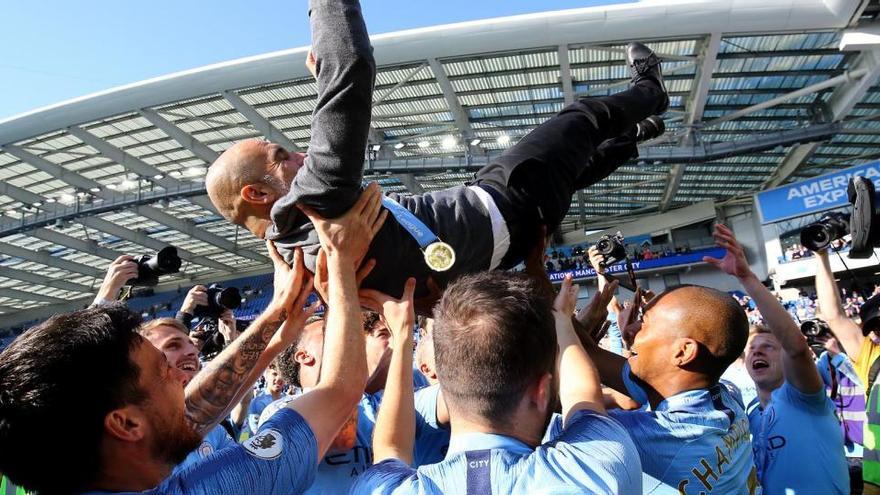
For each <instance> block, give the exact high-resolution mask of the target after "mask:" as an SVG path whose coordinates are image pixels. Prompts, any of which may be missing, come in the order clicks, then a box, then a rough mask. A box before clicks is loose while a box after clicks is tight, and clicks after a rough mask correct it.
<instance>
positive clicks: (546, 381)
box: [528, 373, 556, 413]
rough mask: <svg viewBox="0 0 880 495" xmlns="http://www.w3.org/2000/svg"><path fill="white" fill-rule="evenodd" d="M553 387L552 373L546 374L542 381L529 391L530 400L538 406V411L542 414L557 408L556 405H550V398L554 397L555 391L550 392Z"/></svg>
mask: <svg viewBox="0 0 880 495" xmlns="http://www.w3.org/2000/svg"><path fill="white" fill-rule="evenodd" d="M553 385H554V384H553V375H552V374H550V373H544V374H543V375H542V376H541V379H540V380H538V381H537V382H536V383H535V385H534V386H532V387H531V388H530V390H529V391H528V393H529V395H530V399H531V400H532V402H533V403H534V404H536V405H537V407H538V410H539V411H540V412H542V413H543V412H546V411H547V410H549V409H550V408H552V407H555V406H556V405H555V404H550V398H551V397H553V391H552V390H550V388H551V387H553Z"/></svg>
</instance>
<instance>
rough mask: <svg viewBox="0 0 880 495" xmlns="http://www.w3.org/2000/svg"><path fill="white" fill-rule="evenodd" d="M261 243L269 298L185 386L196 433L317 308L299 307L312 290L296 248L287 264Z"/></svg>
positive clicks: (244, 389)
mask: <svg viewBox="0 0 880 495" xmlns="http://www.w3.org/2000/svg"><path fill="white" fill-rule="evenodd" d="M267 246H268V249H269V254H270V256H271V258H272V262H273V264H274V265H275V294H274V296H273V298H272V302H270V303H269V306H268V307H267V308H266V310H265V311H264V312H263V314H261V315H260V316H259V317H258V318H257V319H256V320H254V322H253V323H251V325H250V326H249V327H248V328H247V330H245V331H244V333H242V334H241V336H239V337H238V338H237V339H235V340H234V341H233V342H232V343H231V344H230V345H229V346H227V347H226V349H224V350H223V352H221V353H220V354H219V355H218V356H217V357H216V358H214V359H213V360H212V361H211V362H210V363H209V364H208V365H207V366H206V367H205V369H203V370H202V371H201V372H200V373H199V374H198V375H196V377H195V378H194V379H193V380H192V381H191V382H190V383H189V385H188V386H187V387H186V416H187V419H188V420H189V423H190V426H191V427H192V428H193V429H194V430H195V431H197V432H199V433H201V434H202V435H204V434H206V433H207V432H208V431H210V430H211V428H213V427H214V426H216V425H217V424H218V423H219V422H220V421H222V420H223V418H225V417H226V415H228V414H229V412H230V410H232V408H233V407H234V406H235V404H237V403H239V402H240V401H241V400H242V398H243V397H244V396H245V395H246V394H247V393H249V392H250V390H251V388H252V387H253V385H254V383H256V381H257V379H258V378H259V377H260V374H261V373H262V372H263V370H264V369H266V367H268V366H269V363H271V362H272V360H273V359H275V357H276V356H277V355H278V354H279V353H280V352H281V351H282V350H284V349H285V348H286V347H287V346H289V345H290V344H292V343H293V342H294V341H295V340H296V338H297V337H298V336H299V333H300V331H301V330H302V328H303V326H304V325H305V321H306V320H307V319H308V317H309V316H311V315H312V314H313V313H314V312H315V310H316V309H317V305H312V306H310V307H309V308H307V309H305V310H303V309H302V308H303V305H304V304H305V302H306V299H307V298H308V296H309V293H310V292H311V290H312V284H311V278H310V276H309V275H308V272H307V271H306V270H305V269H304V268H303V265H302V252H301V251H299V250H297V251H296V253H295V254H294V263H293V268H291V267H289V266H288V265H287V263H285V262H284V260H283V259H282V258H281V256H280V255H279V254H278V251H277V250H276V249H275V246H274V244H272V243H271V242H267ZM279 329H281V331H280V332H279V331H278V330H279Z"/></svg>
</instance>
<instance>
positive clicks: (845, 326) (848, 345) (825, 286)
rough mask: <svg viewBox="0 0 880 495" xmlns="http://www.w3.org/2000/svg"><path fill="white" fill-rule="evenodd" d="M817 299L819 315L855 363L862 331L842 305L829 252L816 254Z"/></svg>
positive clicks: (859, 351)
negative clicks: (832, 271) (848, 316)
mask: <svg viewBox="0 0 880 495" xmlns="http://www.w3.org/2000/svg"><path fill="white" fill-rule="evenodd" d="M816 297H817V298H818V300H819V314H820V315H821V316H822V319H823V320H825V321H826V322H828V326H829V327H831V332H832V333H833V334H834V336H835V337H837V340H838V341H839V342H840V344H841V345H842V346H843V350H844V351H846V354H847V355H848V356H849V358H850V359H851V360H852V361H853V362H854V363H855V362H856V361H858V359H859V354H860V353H861V351H862V341H863V340H864V337H863V336H862V329H861V328H859V326H858V325H856V324H855V322H853V321H852V320H851V319H849V318H847V316H846V313H844V311H843V305H842V304H841V303H840V289H839V288H838V287H837V282H835V281H834V275H833V274H832V273H831V263H830V261H829V260H828V251H826V250H824V249H823V250H821V251H817V252H816Z"/></svg>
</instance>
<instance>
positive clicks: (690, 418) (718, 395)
mask: <svg viewBox="0 0 880 495" xmlns="http://www.w3.org/2000/svg"><path fill="white" fill-rule="evenodd" d="M635 311H636V314H637V313H638V308H637V309H636V310H635ZM642 315H643V316H642V317H641V321H638V320H637V321H635V322H634V323H632V324H631V325H629V326H628V327H627V328H626V329H622V330H624V335H632V334H635V338H634V339H633V340H632V342H631V346H630V349H631V351H632V355H631V356H630V357H629V358H624V357H622V356H619V355H617V354H614V353H612V352H610V351H606V350H604V349H601V348H600V347H598V346H597V345H596V344H595V343H594V342H592V341H590V340H589V337H586V338H584V337H583V334H582V341H584V347H585V348H586V349H587V352H589V353H590V357H592V358H593V361H594V362H595V363H596V367H597V368H598V369H599V375H600V378H601V380H602V383H603V384H605V385H608V386H610V387H612V388H614V389H615V390H617V391H618V392H621V393H624V394H626V395H628V396H630V397H631V398H632V399H633V400H635V401H636V402H638V403H641V404H647V405H648V407H647V408H646V409H642V410H636V411H624V410H620V409H612V410H609V411H608V414H609V416H611V417H613V418H614V419H617V420H618V421H620V422H621V423H623V425H624V427H625V428H626V430H627V431H628V432H629V433H630V435H632V437H633V438H634V439H636V446H637V448H638V450H639V457H640V458H641V461H642V470H643V475H642V476H643V479H642V488H643V490H644V493H685V494H688V493H728V494H748V495H755V494H756V493H760V486H759V485H758V479H757V470H756V467H755V460H754V456H753V454H752V444H751V441H750V439H749V438H750V437H749V419H748V416H747V415H746V412H745V407H744V406H743V403H742V398H741V397H740V396H739V392H738V391H736V390H735V389H731V388H728V387H727V386H726V385H725V384H722V383H719V379H720V377H721V374H722V373H724V370H726V369H727V367H728V366H730V364H731V363H732V362H733V361H734V360H735V359H736V358H737V356H739V355H740V354H742V352H743V349H744V348H745V345H746V340H747V339H748V333H749V321H748V318H747V317H746V314H745V312H743V310H742V308H741V307H740V306H739V304H738V303H737V302H736V301H735V300H734V299H733V298H732V297H730V295H728V294H726V293H724V292H721V291H718V290H715V289H710V288H708V287H700V286H687V285H686V286H681V287H676V288H672V289H669V290H667V291H666V292H664V293H662V294H660V295H659V296H657V297H655V298H654V299H653V300H651V301H650V302H648V304H647V305H646V306H645V307H644V310H643V312H642Z"/></svg>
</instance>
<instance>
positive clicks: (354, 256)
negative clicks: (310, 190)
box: [299, 182, 388, 265]
mask: <svg viewBox="0 0 880 495" xmlns="http://www.w3.org/2000/svg"><path fill="white" fill-rule="evenodd" d="M299 208H300V209H301V210H302V211H303V212H304V213H305V214H306V215H307V216H308V217H309V219H310V220H311V221H312V224H313V225H314V226H315V231H316V232H317V233H318V237H319V238H320V240H321V247H322V248H323V249H324V250H325V251H326V252H327V254H328V255H330V256H341V257H343V258H345V259H348V260H351V261H352V262H353V263H356V264H357V265H360V261H361V260H363V259H364V257H365V256H366V254H367V250H368V249H369V247H370V243H371V242H372V241H373V237H375V235H376V233H377V232H379V229H380V228H381V227H382V224H384V223H385V219H386V218H387V217H388V210H385V209H383V208H382V189H381V188H380V187H379V184H378V183H376V182H373V183H371V184H370V185H369V186H367V188H366V189H365V190H364V192H363V193H361V197H360V198H358V200H357V202H355V204H354V205H353V206H352V207H351V208H350V209H349V210H348V211H347V212H346V213H345V214H343V215H342V216H340V217H338V218H323V217H322V216H320V215H319V214H318V213H317V212H316V211H314V210H313V209H311V208H309V207H307V206H304V205H300V206H299Z"/></svg>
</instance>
